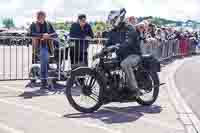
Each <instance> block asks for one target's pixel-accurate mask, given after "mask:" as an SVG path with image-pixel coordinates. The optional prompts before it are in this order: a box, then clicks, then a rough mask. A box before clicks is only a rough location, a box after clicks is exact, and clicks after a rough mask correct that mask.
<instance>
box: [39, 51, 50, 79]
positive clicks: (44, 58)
mask: <svg viewBox="0 0 200 133" xmlns="http://www.w3.org/2000/svg"><path fill="white" fill-rule="evenodd" d="M48 63H49V52H48V48H47V47H41V48H40V67H41V72H40V74H41V77H40V78H41V80H46V79H47V78H48Z"/></svg>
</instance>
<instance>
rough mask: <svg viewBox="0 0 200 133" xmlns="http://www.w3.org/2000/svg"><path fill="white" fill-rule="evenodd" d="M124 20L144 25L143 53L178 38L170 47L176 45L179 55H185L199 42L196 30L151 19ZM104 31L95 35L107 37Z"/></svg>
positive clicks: (192, 51) (193, 50)
mask: <svg viewBox="0 0 200 133" xmlns="http://www.w3.org/2000/svg"><path fill="white" fill-rule="evenodd" d="M126 21H127V22H128V23H130V24H131V25H132V26H136V25H137V24H140V25H142V26H143V27H144V29H145V31H144V33H143V35H142V38H143V44H142V49H143V53H144V54H149V53H150V52H152V48H158V47H159V46H160V45H167V44H166V43H167V42H168V41H170V40H178V41H177V42H176V43H178V44H176V45H177V46H172V47H173V48H172V49H176V47H177V50H178V52H179V54H180V55H182V56H187V55H189V54H196V47H197V46H198V44H199V33H198V32H197V31H188V30H183V29H181V30H177V29H175V28H173V27H164V26H158V25H155V24H153V23H152V22H151V20H144V21H142V22H138V21H137V18H135V17H129V18H127V19H126ZM106 33H107V32H106V31H105V32H103V33H102V34H100V33H97V36H96V37H102V38H107V35H106ZM152 45H153V46H152ZM174 45H175V43H174ZM160 50H162V49H160ZM160 52H161V51H160Z"/></svg>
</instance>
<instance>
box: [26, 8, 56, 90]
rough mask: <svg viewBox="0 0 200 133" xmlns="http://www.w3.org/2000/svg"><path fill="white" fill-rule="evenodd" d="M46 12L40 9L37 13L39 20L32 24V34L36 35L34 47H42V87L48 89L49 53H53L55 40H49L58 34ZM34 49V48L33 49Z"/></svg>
mask: <svg viewBox="0 0 200 133" xmlns="http://www.w3.org/2000/svg"><path fill="white" fill-rule="evenodd" d="M45 19H46V13H45V12H43V11H39V12H38V13H37V21H36V22H34V23H32V24H31V26H30V35H31V36H32V37H34V39H33V41H32V43H33V48H36V47H37V46H39V49H40V65H41V75H40V76H41V77H40V78H41V82H42V86H41V89H42V90H44V89H48V84H47V79H48V61H49V53H50V54H52V52H53V51H52V50H53V49H52V48H53V45H54V44H53V41H52V40H49V39H50V37H52V36H57V35H56V33H55V30H54V28H53V27H52V25H51V24H50V23H49V22H47V21H46V20H45ZM33 50H34V49H33Z"/></svg>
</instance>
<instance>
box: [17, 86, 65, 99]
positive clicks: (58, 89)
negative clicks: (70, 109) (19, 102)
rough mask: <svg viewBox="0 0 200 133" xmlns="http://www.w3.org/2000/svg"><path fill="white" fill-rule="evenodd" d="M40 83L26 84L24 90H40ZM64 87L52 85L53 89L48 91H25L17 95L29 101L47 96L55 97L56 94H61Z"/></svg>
mask: <svg viewBox="0 0 200 133" xmlns="http://www.w3.org/2000/svg"><path fill="white" fill-rule="evenodd" d="M40 86H41V85H40V83H35V84H27V85H26V88H28V87H29V88H40ZM64 89H65V86H64V85H62V84H54V87H53V88H51V87H49V89H48V90H41V89H36V90H34V91H25V92H23V93H22V94H20V95H19V97H23V98H24V99H31V98H34V97H41V96H49V95H56V94H63V93H64Z"/></svg>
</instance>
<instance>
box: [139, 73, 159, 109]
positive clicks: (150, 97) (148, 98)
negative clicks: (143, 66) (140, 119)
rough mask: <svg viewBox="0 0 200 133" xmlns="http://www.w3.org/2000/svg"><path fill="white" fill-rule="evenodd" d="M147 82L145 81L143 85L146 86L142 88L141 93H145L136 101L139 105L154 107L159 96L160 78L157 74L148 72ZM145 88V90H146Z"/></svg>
mask: <svg viewBox="0 0 200 133" xmlns="http://www.w3.org/2000/svg"><path fill="white" fill-rule="evenodd" d="M145 80H146V81H143V84H146V85H145V86H143V88H142V87H141V90H140V91H141V92H142V93H143V95H142V96H140V97H139V98H138V99H136V101H137V103H139V104H141V105H146V106H149V105H152V104H153V103H154V102H155V101H156V99H157V98H158V94H159V85H160V83H159V77H158V74H157V73H156V72H148V73H146V78H145ZM144 87H145V88H144Z"/></svg>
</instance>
